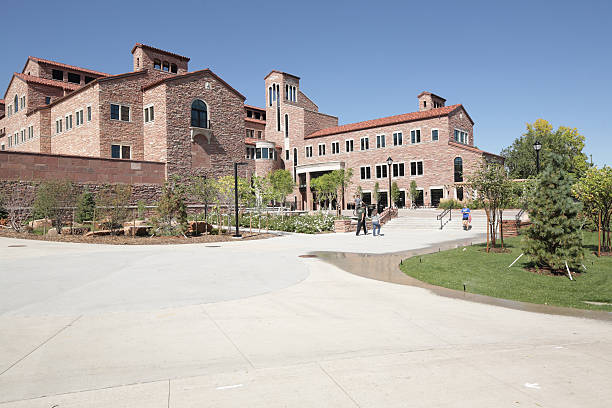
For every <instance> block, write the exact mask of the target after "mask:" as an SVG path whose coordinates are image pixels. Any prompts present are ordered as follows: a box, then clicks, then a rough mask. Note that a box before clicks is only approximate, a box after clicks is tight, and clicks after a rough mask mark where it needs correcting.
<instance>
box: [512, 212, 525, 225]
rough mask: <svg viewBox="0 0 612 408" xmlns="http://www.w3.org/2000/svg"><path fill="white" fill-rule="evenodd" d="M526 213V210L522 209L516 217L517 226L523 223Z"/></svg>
mask: <svg viewBox="0 0 612 408" xmlns="http://www.w3.org/2000/svg"><path fill="white" fill-rule="evenodd" d="M524 213H525V209H524V208H521V210H520V211H519V212H518V213H517V214H516V216H515V217H514V219H515V220H516V223H517V224H518V223H520V222H521V217H522V216H523V214H524Z"/></svg>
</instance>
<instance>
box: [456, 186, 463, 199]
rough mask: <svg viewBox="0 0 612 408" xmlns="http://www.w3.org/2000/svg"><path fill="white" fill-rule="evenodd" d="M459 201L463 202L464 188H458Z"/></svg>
mask: <svg viewBox="0 0 612 408" xmlns="http://www.w3.org/2000/svg"><path fill="white" fill-rule="evenodd" d="M457 200H459V201H463V187H457Z"/></svg>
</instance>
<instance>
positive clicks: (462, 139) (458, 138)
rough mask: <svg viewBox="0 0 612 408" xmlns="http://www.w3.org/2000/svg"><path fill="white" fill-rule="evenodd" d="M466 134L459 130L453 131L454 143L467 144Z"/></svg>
mask: <svg viewBox="0 0 612 408" xmlns="http://www.w3.org/2000/svg"><path fill="white" fill-rule="evenodd" d="M468 136H469V135H468V133H467V132H464V131H463V130H460V129H455V142H459V143H468Z"/></svg>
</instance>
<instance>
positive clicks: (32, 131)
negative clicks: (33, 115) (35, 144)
mask: <svg viewBox="0 0 612 408" xmlns="http://www.w3.org/2000/svg"><path fill="white" fill-rule="evenodd" d="M33 137H34V126H32V125H30V126H28V139H32V138H33Z"/></svg>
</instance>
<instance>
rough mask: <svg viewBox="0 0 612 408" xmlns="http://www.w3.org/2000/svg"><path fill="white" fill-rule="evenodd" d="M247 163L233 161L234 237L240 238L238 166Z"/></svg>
mask: <svg viewBox="0 0 612 408" xmlns="http://www.w3.org/2000/svg"><path fill="white" fill-rule="evenodd" d="M246 164H247V163H244V162H234V204H235V207H236V233H235V234H234V237H236V238H240V237H241V236H242V235H240V230H239V229H238V166H244V165H246Z"/></svg>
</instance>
